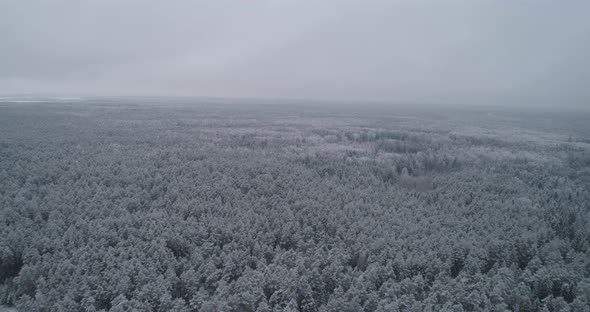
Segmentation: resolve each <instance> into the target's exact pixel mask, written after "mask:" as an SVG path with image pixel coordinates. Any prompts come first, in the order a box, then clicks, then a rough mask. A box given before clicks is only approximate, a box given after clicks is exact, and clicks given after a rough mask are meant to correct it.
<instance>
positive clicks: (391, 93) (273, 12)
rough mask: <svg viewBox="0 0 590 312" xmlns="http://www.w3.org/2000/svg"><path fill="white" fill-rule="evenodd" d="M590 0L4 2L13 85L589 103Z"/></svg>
mask: <svg viewBox="0 0 590 312" xmlns="http://www.w3.org/2000/svg"><path fill="white" fill-rule="evenodd" d="M589 11H590V2H588V1H576V0H572V1H566V2H558V1H532V0H530V1H483V0H482V1H468V0H464V1H460V0H451V1H434V0H433V1H420V0H418V1H394V0H391V1H385V0H383V1H379V0H369V1H360V0H358V1H346V0H343V1H337V0H326V1H307V0H303V1H301V0H300V1H295V0H291V1H288V0H287V1H278V0H277V1H270V0H268V1H262V0H252V1H229V0H221V1H219V0H216V1H180V0H178V1H148V0H143V1H141V0H123V1H120V0H101V1H98V0H89V1H77V0H53V1H49V0H41V1H32V2H31V1H16V0H14V1H3V2H1V3H0V39H1V41H0V45H1V48H0V93H19V92H36V93H47V92H50V93H62V94H81V95H84V94H88V95H91V94H93V95H101V94H104V95H107V94H125V95H197V96H199V95H202V96H223V97H226V96H231V97H241V96H244V97H286V98H314V99H353V100H354V99H370V100H388V101H412V102H431V103H439V102H440V103H442V102H445V103H462V104H470V103H494V102H515V103H516V102H518V103H525V104H526V103H544V104H545V105H584V104H586V103H587V101H588V100H589V99H590V91H589V90H588V89H589V88H588V87H587V82H588V81H590V66H589V63H588V60H587V55H590V23H588V22H587V19H588V12H589Z"/></svg>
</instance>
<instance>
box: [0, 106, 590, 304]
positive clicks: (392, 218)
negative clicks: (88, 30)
mask: <svg viewBox="0 0 590 312" xmlns="http://www.w3.org/2000/svg"><path fill="white" fill-rule="evenodd" d="M0 303H1V304H2V305H4V306H6V307H15V308H16V309H17V310H18V311H32V312H34V311H39V312H41V311H113V312H122V311H176V312H181V311H182V312H188V311H252V312H263V311H285V312H286V311H289V312H292V311H305V312H328V311H351V312H352V311H367V312H369V311H379V312H384V311H590V116H589V115H588V114H587V113H564V112H562V113H554V114H543V113H539V112H535V111H532V110H531V111H511V110H508V109H505V110H501V109H496V110H494V111H486V110H484V109H481V110H480V111H478V110H476V109H472V110H471V111H461V110H458V109H443V108H440V109H439V110H433V109H429V110H420V109H411V108H396V107H388V108H384V107H377V106H375V107H369V106H367V107H363V106H350V107H349V106H330V105H323V106H321V105H311V104H301V103H300V104H293V105H271V104H255V103H241V104H228V103H212V102H207V100H201V101H195V102H191V101H188V100H185V101H180V100H176V101H174V100H170V101H163V100H157V99H115V98H111V99H108V98H104V99H93V100H87V101H84V102H76V103H73V102H72V103H70V102H67V101H58V102H47V103H34V102H31V103H8V102H6V103H0Z"/></svg>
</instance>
